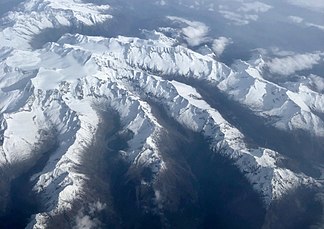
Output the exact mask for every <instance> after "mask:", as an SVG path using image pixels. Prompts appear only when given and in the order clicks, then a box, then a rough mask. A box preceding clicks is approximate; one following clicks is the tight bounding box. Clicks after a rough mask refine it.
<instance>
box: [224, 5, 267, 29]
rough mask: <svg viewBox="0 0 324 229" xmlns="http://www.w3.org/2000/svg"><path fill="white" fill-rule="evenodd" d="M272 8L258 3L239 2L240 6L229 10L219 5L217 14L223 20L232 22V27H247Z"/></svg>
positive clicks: (227, 7)
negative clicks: (221, 16)
mask: <svg viewBox="0 0 324 229" xmlns="http://www.w3.org/2000/svg"><path fill="white" fill-rule="evenodd" d="M238 4H239V3H238ZM272 8H273V7H272V6H271V5H268V4H265V3H263V2H259V1H254V2H241V6H240V7H238V8H235V9H231V7H229V6H227V5H219V13H220V14H222V15H223V17H224V18H226V19H228V20H230V21H232V22H233V24H234V25H247V24H249V23H250V22H251V21H257V20H258V19H259V14H261V13H265V12H267V11H269V10H270V9H272Z"/></svg>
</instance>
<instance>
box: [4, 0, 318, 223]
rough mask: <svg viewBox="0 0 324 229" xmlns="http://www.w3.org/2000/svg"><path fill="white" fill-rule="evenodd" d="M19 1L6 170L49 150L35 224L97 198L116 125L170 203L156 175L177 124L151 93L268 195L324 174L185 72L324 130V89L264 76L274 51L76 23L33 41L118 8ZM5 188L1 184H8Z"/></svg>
mask: <svg viewBox="0 0 324 229" xmlns="http://www.w3.org/2000/svg"><path fill="white" fill-rule="evenodd" d="M19 9H20V10H18V11H15V12H11V13H9V14H8V15H7V16H6V17H5V18H3V21H5V22H6V23H7V24H6V26H4V27H3V28H2V29H1V31H0V42H1V43H0V45H1V46H0V98H1V99H0V124H1V125H0V143H1V144H0V168H1V169H0V171H2V170H6V171H8V172H7V174H6V175H7V176H8V177H7V179H9V180H10V179H13V178H15V177H17V176H19V175H20V174H22V173H23V172H24V171H26V170H27V169H28V168H31V167H33V166H34V165H35V162H36V161H38V160H39V159H40V158H43V157H44V156H46V155H47V157H48V160H47V162H46V163H45V165H44V166H43V167H42V169H41V171H38V172H37V173H35V174H33V176H32V181H33V184H34V186H33V190H34V191H35V192H36V193H38V194H39V195H40V196H41V197H42V200H43V202H44V203H43V205H44V211H43V212H39V213H38V214H36V215H35V216H34V217H33V221H32V222H31V223H30V225H29V226H30V227H34V228H42V226H43V225H46V223H47V221H49V219H50V218H51V217H54V216H58V215H62V214H63V215H64V214H65V212H66V211H69V210H72V209H73V207H74V205H75V203H80V202H81V203H82V204H85V205H87V204H88V205H89V206H92V205H93V204H94V203H97V202H96V201H97V200H96V199H92V198H89V199H88V200H87V198H85V197H88V193H93V192H97V187H92V186H91V182H92V179H95V178H96V176H95V175H96V173H99V172H100V171H101V170H100V166H97V163H99V161H100V160H101V159H102V158H103V152H104V151H105V150H107V149H106V147H107V146H106V145H105V140H106V139H105V136H104V135H105V134H104V133H106V132H105V131H107V129H109V128H111V129H112V131H115V132H116V133H114V134H115V135H114V136H113V137H116V136H126V137H125V139H126V140H125V141H126V142H127V146H128V147H126V148H125V149H122V150H117V151H118V156H119V157H121V158H123V159H124V160H125V161H127V163H129V164H130V167H131V168H141V167H145V168H150V169H151V171H152V174H153V175H152V178H150V179H144V178H143V180H141V184H140V185H142V186H145V187H148V186H150V187H151V188H152V189H153V190H154V193H155V202H156V203H155V204H156V206H158V207H160V208H161V206H162V207H163V204H164V201H165V200H164V199H163V197H164V196H163V195H164V193H163V190H160V189H159V187H158V185H156V184H157V182H158V180H159V178H160V177H161V176H163V174H164V173H165V171H168V169H170V167H169V166H170V165H169V164H168V163H167V161H166V160H165V158H164V157H163V154H162V152H161V150H160V148H159V143H160V141H161V136H162V135H163V134H165V128H164V126H163V122H161V121H160V120H159V118H158V117H157V115H156V114H155V113H154V111H153V109H154V108H153V106H152V105H151V103H150V101H154V102H155V103H158V104H159V105H161V107H163V109H165V111H166V113H167V115H168V116H169V117H171V118H172V119H173V120H175V121H176V122H177V123H179V124H180V125H182V126H184V127H185V128H187V129H190V130H191V131H194V132H198V133H200V134H202V135H203V136H204V137H205V138H206V139H208V140H209V141H208V142H209V144H210V148H211V149H212V150H213V152H214V153H220V154H222V155H223V156H226V157H228V158H230V159H231V160H232V161H233V163H234V164H235V165H236V166H237V167H238V168H239V170H240V171H241V172H242V173H243V174H244V175H245V176H246V178H247V179H248V180H249V182H250V183H251V185H252V186H253V188H254V189H255V190H256V191H257V192H258V193H259V194H260V195H261V196H262V198H263V201H264V203H265V205H266V206H269V205H270V204H271V202H272V201H274V200H277V199H280V198H281V197H282V196H284V195H285V194H287V193H288V192H289V191H291V190H293V189H294V188H296V187H299V186H301V185H309V186H312V185H314V186H318V185H320V184H319V183H318V181H317V180H316V179H314V178H312V177H309V176H307V175H305V174H303V173H301V172H293V171H292V170H290V169H288V168H286V167H285V166H284V165H279V164H280V163H278V162H279V160H280V159H282V158H283V156H282V155H280V154H279V153H278V152H276V151H274V150H272V149H269V148H266V147H258V146H254V147H252V146H250V145H248V144H247V143H246V142H245V139H244V138H245V136H244V134H243V133H242V132H241V131H240V130H239V128H237V127H236V126H235V124H233V123H231V122H230V121H229V120H226V118H224V117H223V115H222V114H221V113H220V112H219V111H218V110H217V109H215V108H214V107H213V106H211V104H209V103H208V102H207V101H205V100H204V97H203V95H202V94H201V93H199V91H198V90H197V89H196V88H195V87H194V84H189V83H188V84H186V83H184V82H187V81H190V80H196V81H199V82H204V83H206V82H207V83H208V84H209V85H210V86H211V87H214V88H215V89H217V90H219V91H220V92H221V93H223V94H224V95H225V96H228V97H229V98H231V99H233V100H235V101H236V102H239V103H240V104H241V105H244V106H245V107H247V108H248V109H249V110H250V111H252V112H253V113H254V114H256V115H258V116H261V117H276V119H274V120H273V121H272V122H271V125H273V126H274V127H276V128H280V129H282V130H285V131H288V130H296V129H302V130H305V131H307V132H309V133H311V134H314V135H316V136H318V137H323V136H324V123H323V120H322V119H321V118H320V117H319V115H318V113H322V112H324V107H323V103H321V101H322V99H323V98H322V95H320V94H319V93H318V92H315V91H313V90H311V89H310V88H308V87H307V86H306V85H300V86H299V88H298V89H297V90H292V88H289V87H283V86H279V85H277V84H275V83H273V82H270V81H268V80H266V79H264V78H263V77H262V65H263V61H262V59H258V60H257V61H256V62H255V63H246V62H243V61H241V62H239V63H237V64H236V66H235V68H233V69H231V68H230V67H228V66H226V65H225V64H223V63H221V62H219V61H216V60H215V59H214V58H213V55H202V54H200V53H197V52H195V51H193V50H191V49H189V48H186V47H183V46H180V45H178V44H177V42H176V41H175V40H174V39H172V38H169V37H167V36H166V35H164V34H162V33H159V32H155V31H144V33H145V36H146V38H145V39H140V38H136V37H126V36H118V37H115V38H104V37H95V36H87V35H83V34H71V33H68V34H64V35H63V36H62V37H60V39H58V40H57V41H54V42H48V43H47V44H45V45H44V46H43V47H42V48H40V49H32V47H31V41H32V40H33V38H35V37H36V36H38V35H39V34H41V33H42V32H44V31H45V30H47V29H51V28H62V27H68V28H71V27H72V28H77V27H82V26H94V25H96V24H98V23H103V22H105V21H106V20H108V19H109V18H111V17H112V16H110V15H109V14H107V11H109V9H110V8H109V6H106V5H102V6H98V5H94V4H90V3H83V2H82V1H76V0H74V1H68V0H60V1H54V0H53V1H49V0H47V1H46V0H43V1H40V0H38V1H36V0H30V1H26V2H25V3H23V4H22V5H21V6H20V8H19ZM170 78H172V80H170ZM211 96H213V95H211ZM111 110H113V111H114V112H115V113H116V114H117V117H118V122H120V123H119V125H120V127H118V128H119V129H118V130H117V131H116V130H114V128H112V126H114V125H117V124H111V123H110V122H109V121H111V120H113V117H112V116H113V115H112V116H111V117H110V116H109V118H107V117H105V115H107V113H109V111H111ZM314 111H316V112H314ZM110 115H111V114H110ZM108 147H109V146H108ZM108 150H109V149H108ZM89 158H90V159H89ZM86 159H89V160H86ZM9 171H10V172H9ZM96 179H99V178H96ZM98 183H100V182H98ZM101 188H102V189H104V188H105V185H102V187H101V186H100V188H98V189H101ZM104 190H105V189H104ZM5 191H6V189H5V188H4V190H1V188H0V194H1V192H5ZM100 209H101V208H98V209H97V210H98V211H100Z"/></svg>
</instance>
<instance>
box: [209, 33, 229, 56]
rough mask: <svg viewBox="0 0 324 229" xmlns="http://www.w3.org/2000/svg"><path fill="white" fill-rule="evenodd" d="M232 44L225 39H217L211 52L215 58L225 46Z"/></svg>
mask: <svg viewBox="0 0 324 229" xmlns="http://www.w3.org/2000/svg"><path fill="white" fill-rule="evenodd" d="M231 43H232V40H231V39H230V38H227V37H219V38H217V39H215V40H214V41H213V44H212V50H213V51H214V52H215V54H216V55H217V56H220V55H222V53H223V52H224V50H225V48H226V46H228V45H229V44H231Z"/></svg>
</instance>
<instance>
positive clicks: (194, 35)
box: [167, 16, 209, 47]
mask: <svg viewBox="0 0 324 229" xmlns="http://www.w3.org/2000/svg"><path fill="white" fill-rule="evenodd" d="M167 18H168V19H169V20H171V21H175V22H180V23H183V24H185V25H186V26H185V27H184V28H182V29H181V32H182V34H183V35H184V38H185V40H186V41H187V43H188V45H189V46H192V47H194V46H198V45H200V44H202V43H204V42H206V41H208V40H209V38H208V37H207V34H208V32H209V27H208V26H207V25H205V24H204V23H202V22H199V21H190V20H187V19H184V18H180V17H172V16H168V17H167Z"/></svg>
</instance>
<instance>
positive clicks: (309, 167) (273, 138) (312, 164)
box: [164, 76, 324, 178]
mask: <svg viewBox="0 0 324 229" xmlns="http://www.w3.org/2000/svg"><path fill="white" fill-rule="evenodd" d="M164 78H166V79H169V80H171V79H174V80H177V81H179V82H182V83H185V84H188V85H190V86H192V87H194V88H196V90H197V91H198V92H199V93H200V94H201V96H202V98H203V99H204V100H205V101H206V102H207V103H208V104H209V105H210V106H211V107H212V108H214V109H216V110H218V111H219V112H220V114H221V115H222V116H223V117H224V118H225V119H226V120H227V121H228V122H229V123H231V124H232V125H234V126H235V127H236V128H237V129H239V130H240V131H241V132H242V133H243V134H244V136H245V141H246V143H248V144H249V145H250V146H251V147H265V148H270V149H273V150H275V151H277V152H279V153H280V154H282V155H284V156H286V158H285V159H282V160H280V161H279V162H278V163H279V164H278V165H279V166H281V165H282V166H284V167H286V168H288V169H291V170H292V171H294V172H297V173H299V172H303V173H305V174H306V175H309V176H312V177H314V178H318V177H319V176H320V175H321V173H320V171H319V170H318V168H317V165H318V164H320V163H324V154H323V153H322V152H323V151H324V139H322V138H319V137H316V136H313V135H311V134H310V133H307V132H306V131H303V130H294V131H283V130H279V129H277V128H275V127H273V126H272V125H271V120H269V119H265V118H262V117H260V116H257V115H256V114H254V113H253V112H252V111H251V110H249V108H247V107H245V106H243V105H241V104H239V103H238V102H236V101H233V99H230V98H229V97H228V96H226V95H225V94H224V93H222V92H221V91H219V89H218V88H217V87H215V86H213V85H210V83H209V82H206V81H201V80H195V79H186V78H184V77H170V76H168V77H164Z"/></svg>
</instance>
